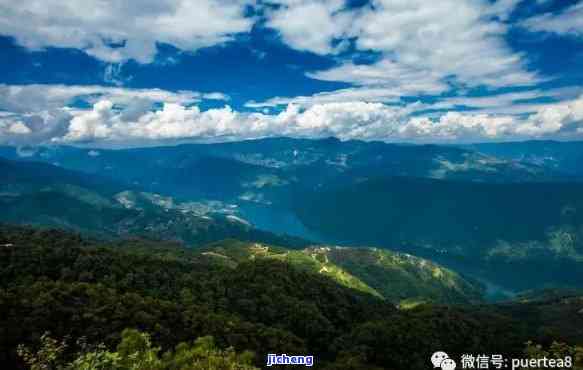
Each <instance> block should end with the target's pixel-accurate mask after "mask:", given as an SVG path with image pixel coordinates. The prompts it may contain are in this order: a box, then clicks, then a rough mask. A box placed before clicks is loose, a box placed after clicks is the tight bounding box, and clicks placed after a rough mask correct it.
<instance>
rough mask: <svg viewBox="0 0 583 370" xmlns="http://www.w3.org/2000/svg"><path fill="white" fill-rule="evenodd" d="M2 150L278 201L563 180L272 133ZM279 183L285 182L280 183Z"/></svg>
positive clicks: (457, 155) (185, 189) (509, 167)
mask: <svg viewBox="0 0 583 370" xmlns="http://www.w3.org/2000/svg"><path fill="white" fill-rule="evenodd" d="M0 156H4V157H6V158H8V159H13V160H16V159H25V160H34V161H43V162H49V163H52V164H58V165H59V166H62V167H63V168H67V169H71V170H77V171H81V172H86V173H91V174H97V175H99V176H105V177H108V178H111V179H115V180H116V181H123V182H125V183H127V184H134V185H139V186H141V187H142V188H143V189H144V190H147V191H152V192H157V193H162V194H166V195H172V196H178V197H189V198H211V199H217V200H230V201H233V200H251V201H257V202H262V201H263V202H271V203H282V202H285V200H286V197H285V195H286V194H288V193H289V188H290V187H299V188H302V189H312V188H314V187H318V186H321V185H326V184H331V183H338V184H344V183H346V182H347V181H348V182H350V181H351V180H352V179H354V178H367V177H378V176H410V177H427V178H436V179H458V180H468V181H474V182H478V181H479V182H527V181H551V180H552V181H554V180H564V179H568V176H564V174H562V173H561V172H559V171H555V170H554V169H551V168H547V167H545V166H539V165H537V164H533V163H529V162H521V161H518V160H514V159H511V160H506V159H501V158H498V157H496V156H489V155H486V154H484V153H481V152H477V151H475V150H470V149H465V148H458V147H453V146H437V145H401V144H387V143H382V142H363V141H340V140H337V139H333V138H330V139H322V140H308V139H291V138H270V139H258V140H251V141H242V142H231V143H217V144H186V145H178V146H173V147H154V148H136V149H123V150H106V149H82V148H73V147H66V146H50V147H38V148H29V149H28V150H27V151H24V152H23V151H22V149H21V150H18V149H17V148H10V147H2V148H0ZM278 188H283V191H282V189H278Z"/></svg>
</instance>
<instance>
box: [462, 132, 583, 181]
mask: <svg viewBox="0 0 583 370" xmlns="http://www.w3.org/2000/svg"><path fill="white" fill-rule="evenodd" d="M464 148H466V149H470V150H477V151H479V152H481V153H484V154H487V155H491V156H495V157H497V158H502V159H504V160H510V161H517V162H522V163H529V164H532V165H535V166H543V167H545V168H549V169H552V170H554V171H558V172H561V173H564V174H568V175H570V176H572V177H574V178H578V179H581V178H582V177H583V168H582V166H581V163H583V142H580V141H569V142H561V141H550V140H537V141H524V142H511V143H484V144H473V145H468V146H465V147H464Z"/></svg>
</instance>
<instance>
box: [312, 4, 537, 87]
mask: <svg viewBox="0 0 583 370" xmlns="http://www.w3.org/2000/svg"><path fill="white" fill-rule="evenodd" d="M373 4H374V8H373V7H370V8H367V9H366V10H364V11H362V12H361V13H359V15H358V17H357V18H356V19H355V21H354V28H353V32H352V35H353V36H354V37H356V38H357V39H356V40H357V41H356V46H357V47H358V48H360V49H362V50H374V51H377V52H382V53H383V58H382V59H381V60H380V61H379V62H377V63H374V64H372V65H368V66H362V65H355V64H353V63H345V64H343V65H341V66H340V67H337V68H334V69H332V70H329V71H323V72H320V73H315V74H313V76H314V77H316V78H320V79H324V80H340V81H345V80H346V79H348V81H349V82H353V83H357V84H361V85H371V84H375V85H378V84H383V85H386V86H388V87H395V86H396V87H400V86H407V85H408V84H409V83H413V84H417V85H419V86H420V87H421V89H423V88H426V86H427V85H428V86H431V87H433V90H430V92H432V91H435V90H439V89H442V90H446V89H447V88H446V86H444V84H443V81H445V80H446V79H449V80H450V81H453V82H454V83H456V84H461V85H467V86H477V85H481V84H484V85H489V86H507V85H528V84H532V83H534V82H536V81H537V77H536V76H535V75H534V74H533V73H530V72H527V71H526V70H525V67H524V63H523V60H522V56H521V55H520V54H517V53H514V52H513V51H512V50H511V49H510V48H509V47H508V46H507V45H506V43H505V41H504V38H503V36H504V34H505V33H506V26H505V25H504V24H502V23H500V22H498V21H495V20H492V19H491V17H490V16H491V14H492V12H494V13H496V12H499V11H498V10H496V9H493V8H492V7H493V6H494V7H495V6H497V5H496V4H498V3H494V4H493V5H492V4H490V3H489V2H487V1H471V0H442V1H434V2H428V1H424V0H397V1H394V0H392V1H389V0H377V1H374V2H373ZM498 6H499V5H498ZM505 8H506V7H505Z"/></svg>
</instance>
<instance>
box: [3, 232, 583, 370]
mask: <svg viewBox="0 0 583 370" xmlns="http://www.w3.org/2000/svg"><path fill="white" fill-rule="evenodd" d="M217 258H220V257H216V256H212V255H211V256H209V255H208V254H202V253H200V252H199V251H192V250H188V249H184V248H179V247H176V246H173V245H171V244H161V243H151V242H146V241H139V240H134V241H130V242H116V243H108V244H107V245H102V243H101V242H96V241H91V240H86V239H84V238H81V237H79V236H78V235H75V234H70V233H65V232H60V231H55V230H49V231H42V230H35V229H28V228H14V227H2V228H0V363H2V364H3V365H5V367H6V368H8V369H26V368H34V367H33V366H36V365H35V364H37V363H38V362H39V360H38V359H39V358H40V359H41V360H42V359H43V358H45V357H47V356H46V355H45V352H47V350H43V348H45V349H46V348H47V346H48V348H49V352H50V351H52V350H54V351H57V352H58V356H57V358H58V361H59V362H58V364H57V363H55V364H53V365H54V366H53V365H51V366H53V367H52V368H58V367H57V365H58V366H60V367H61V368H67V366H69V368H71V367H70V366H77V365H75V364H76V363H77V364H79V365H78V367H77V368H80V369H84V368H87V369H89V368H91V367H82V366H81V364H83V366H85V365H84V364H85V363H86V362H90V361H97V359H102V360H103V361H110V363H111V364H115V366H118V365H119V366H120V368H122V369H139V368H146V369H157V367H140V366H141V365H139V366H138V365H135V364H128V363H127V362H124V361H129V360H128V354H132V356H133V357H132V358H134V359H138V360H139V359H142V358H147V359H149V360H148V361H150V360H151V361H153V363H155V364H157V365H156V366H161V367H158V368H161V369H197V367H196V366H198V365H197V361H198V362H204V361H207V362H208V361H215V360H216V361H218V363H217V365H216V366H215V365H213V366H215V367H202V368H205V369H207V368H208V369H215V368H216V369H223V368H225V369H228V368H238V367H236V366H240V365H241V366H254V367H264V366H265V359H266V354H268V353H286V354H313V355H314V356H315V366H316V368H322V369H397V370H400V369H426V368H427V366H428V359H429V358H430V356H431V354H432V353H433V352H434V351H436V350H437V349H440V350H444V351H446V352H447V353H448V354H449V355H450V356H456V357H457V356H461V355H462V354H465V353H475V354H478V353H499V354H504V355H505V356H508V357H512V356H521V355H522V354H523V352H524V348H525V343H526V342H527V341H529V340H532V341H534V342H535V343H540V345H541V346H543V347H541V348H547V347H549V346H551V344H552V343H553V342H554V341H557V342H565V343H571V344H576V343H583V332H582V330H583V314H580V313H579V310H580V309H581V307H582V301H581V299H580V298H579V297H576V296H572V297H555V296H553V297H550V298H548V299H543V300H534V299H530V300H525V301H524V302H514V303H506V304H500V305H495V306H492V305H484V304H481V305H471V306H470V305H467V306H435V305H419V306H417V307H415V308H413V309H410V310H398V309H397V308H396V307H395V306H394V305H393V304H392V303H390V302H388V301H387V300H383V299H380V298H378V297H377V296H375V295H373V294H368V293H366V292H362V291H358V290H355V289H351V288H349V287H347V286H343V285H340V284H338V283H337V282H336V281H334V280H332V279H330V277H328V276H326V275H325V274H319V273H316V272H314V271H310V270H308V269H302V268H298V267H297V266H295V265H294V264H293V263H290V262H289V261H285V260H279V259H277V258H255V259H250V260H247V259H245V260H242V261H240V262H237V263H235V264H231V263H216V261H217ZM47 332H49V333H50V335H45V333H47ZM146 333H148V334H146ZM209 337H212V340H211V339H210V338H209ZM79 338H83V339H82V340H79ZM201 338H202V339H201ZM47 343H48V344H47ZM63 343H65V344H66V345H63ZM19 345H20V347H19ZM50 348H53V349H52V350H50ZM124 348H125V349H124ZM127 348H130V349H127ZM136 348H142V349H143V351H142V350H139V351H137V350H136ZM201 348H206V349H207V350H206V353H207V355H205V356H207V357H204V356H202V355H200V354H199V352H200V351H199V350H200V349H201ZM124 351H125V352H124ZM251 352H252V353H254V354H255V356H251V354H250V353H251ZM135 353H139V354H138V355H134V354H135ZM19 354H20V355H19ZM142 355H143V356H144V357H141V356H142ZM48 357H50V358H52V355H50V356H48ZM180 359H185V361H186V362H185V363H178V362H177V361H179V360H180ZM211 359H212V360H211ZM76 361H77V362H76ZM100 361H101V360H100ZM132 361H133V360H132ZM140 361H141V360H140ZM173 361H174V362H173ZM174 364H175V365H174ZM134 365H135V366H134ZM108 366H109V365H108ZM111 366H114V365H111ZM172 366H174V367H172ZM221 366H223V367H221ZM225 366H226V367H225ZM229 366H231V367H229ZM73 368H75V367H73ZM93 368H98V367H93ZM111 368H115V367H111ZM198 368H200V367H198ZM239 368H240V367H239Z"/></svg>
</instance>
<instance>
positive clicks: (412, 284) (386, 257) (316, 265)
mask: <svg viewBox="0 0 583 370" xmlns="http://www.w3.org/2000/svg"><path fill="white" fill-rule="evenodd" d="M201 253H202V254H203V255H204V256H207V257H208V258H211V259H213V260H214V261H215V262H217V263H220V264H225V265H230V266H235V265H237V264H238V263H241V262H243V261H248V260H257V259H262V258H267V259H277V260H282V261H285V262H288V263H290V264H292V265H293V266H297V267H299V268H301V269H304V270H308V271H313V272H317V273H319V274H322V275H325V276H329V277H330V278H332V279H333V280H335V281H336V282H338V283H340V284H341V285H344V286H347V287H349V288H352V289H355V290H359V291H362V292H366V293H370V294H373V295H376V296H378V297H382V298H384V299H387V300H389V301H391V302H394V303H397V304H400V305H402V306H411V305H415V304H418V303H422V302H437V303H471V302H479V301H480V300H481V296H482V293H483V291H482V287H481V286H480V285H479V284H477V283H476V282H473V281H470V280H467V279H464V278H463V277H461V276H460V275H459V274H457V273H455V272H453V271H451V270H449V269H446V268H444V267H443V266H439V265H437V264H435V263H432V262H430V261H428V260H425V259H422V258H418V257H415V256H412V255H409V254H405V253H397V252H392V251H389V250H380V249H376V248H347V247H329V246H323V247H309V248H305V249H301V250H290V249H285V248H280V247H274V246H271V245H265V244H260V243H246V242H240V241H236V240H225V241H222V242H219V243H214V244H211V245H209V246H207V247H204V248H203V249H202V252H201Z"/></svg>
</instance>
